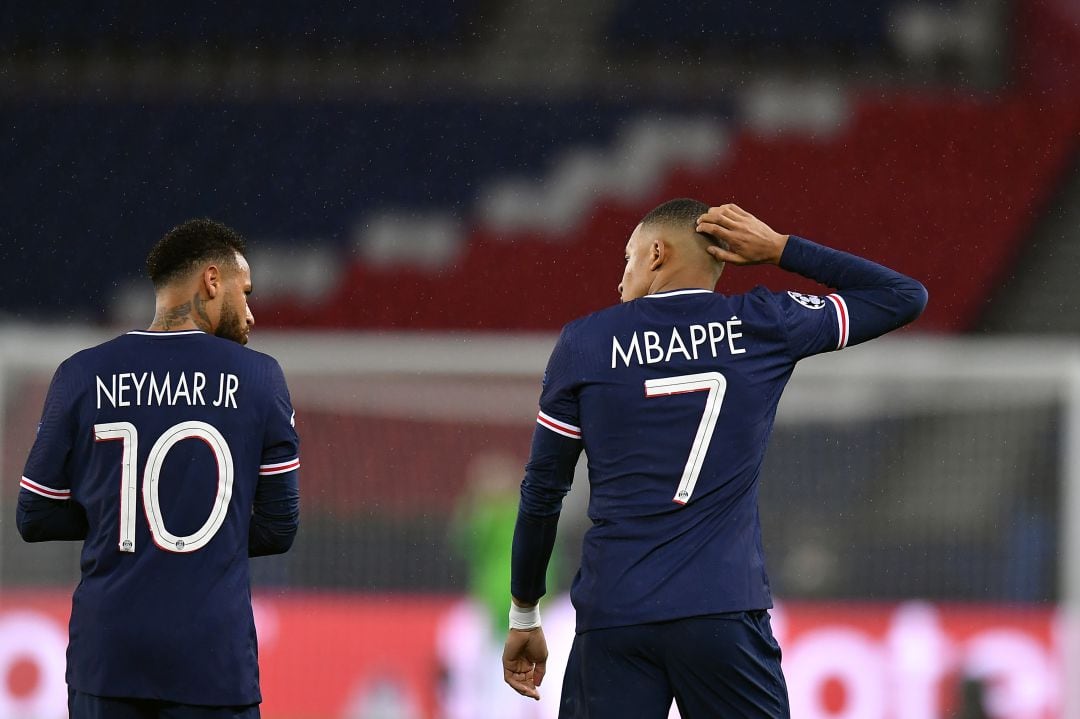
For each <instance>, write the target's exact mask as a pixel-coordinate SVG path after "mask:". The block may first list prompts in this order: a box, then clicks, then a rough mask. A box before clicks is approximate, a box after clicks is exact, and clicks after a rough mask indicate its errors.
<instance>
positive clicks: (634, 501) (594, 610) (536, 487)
mask: <svg viewBox="0 0 1080 719" xmlns="http://www.w3.org/2000/svg"><path fill="white" fill-rule="evenodd" d="M781 266H782V267H785V268H787V269H790V270H793V271H796V272H799V273H801V274H804V275H806V276H810V277H814V278H815V279H819V280H821V281H828V282H829V284H832V286H835V287H841V288H846V289H841V290H840V291H838V292H835V293H832V294H828V295H825V296H815V295H807V294H802V293H798V292H772V291H769V290H767V289H764V288H760V287H759V288H757V289H755V290H753V291H751V292H748V293H746V294H741V295H731V296H728V295H723V294H718V293H715V292H712V291H708V290H704V289H683V290H677V291H671V292H662V293H659V294H652V295H648V296H645V297H642V298H639V299H636V300H633V301H631V302H627V303H624V304H620V305H617V306H614V307H610V308H608V309H605V310H601V311H599V312H596V313H594V314H591V315H589V316H586V317H584V318H581V319H579V320H576V321H574V322H571V323H570V324H568V325H566V326H565V327H564V328H563V331H562V333H561V335H560V337H559V340H558V342H557V344H556V346H555V348H554V350H553V352H552V355H551V358H550V360H549V363H548V366H547V371H546V373H545V377H544V385H543V391H542V394H541V397H540V410H539V414H538V416H537V423H538V427H537V429H536V433H535V437H534V442H533V452H532V456H531V458H530V462H529V465H528V466H527V470H526V477H525V481H524V482H523V483H522V499H521V507H520V512H519V520H518V527H517V530H516V532H515V557H514V572H513V573H514V578H513V582H512V593H513V594H514V596H515V597H518V598H519V599H522V600H525V601H533V600H535V599H536V598H538V596H539V595H540V594H542V593H543V586H542V582H541V581H539V580H538V577H539V574H538V572H539V567H538V566H536V565H537V564H540V565H542V564H544V563H545V562H546V556H543V555H544V554H545V553H546V552H548V551H550V548H549V545H550V542H551V539H552V535H551V532H552V531H553V529H552V524H551V521H550V518H551V517H552V516H556V517H557V513H558V511H559V503H560V502H561V498H562V495H563V494H564V493H565V492H566V490H567V489H568V488H569V482H570V479H571V478H572V473H573V463H574V461H575V460H576V458H577V455H578V453H579V452H580V450H581V449H582V448H583V449H584V451H585V453H586V455H587V458H588V474H589V484H590V497H589V508H588V514H589V518H590V520H591V521H592V526H591V527H590V528H589V530H588V532H587V533H586V535H585V539H584V545H583V548H582V555H581V566H580V570H579V572H578V574H577V576H576V578H575V580H574V583H573V586H572V589H571V597H572V599H573V603H574V606H575V608H576V610H577V624H578V630H579V631H585V630H588V629H596V628H604V627H613V626H626V625H631V624H641V623H646V622H656V621H663V620H670V619H677V618H684V617H691V616H700V615H706V614H715V613H721V612H732V611H743V610H757V609H766V608H769V607H770V606H771V605H772V600H771V597H770V592H769V581H768V577H767V574H766V570H765V558H764V553H763V549H762V539H761V525H760V521H759V518H758V507H757V499H758V483H759V479H760V475H761V466H762V462H763V460H764V457H765V448H766V445H767V443H768V440H769V435H770V432H771V431H772V427H773V420H774V417H775V415H776V408H777V404H778V402H779V400H780V395H781V393H782V392H783V390H784V387H785V385H786V384H787V382H788V379H789V378H790V377H791V374H792V371H793V370H794V368H795V365H796V363H797V362H798V361H799V360H800V359H802V358H804V357H807V356H809V355H813V354H816V353H820V352H826V351H830V350H837V349H842V348H843V347H845V346H848V345H849V344H852V343H854V342H859V341H863V340H865V339H869V338H870V337H873V336H877V335H880V334H882V333H884V332H886V331H888V330H890V329H894V328H895V327H898V326H900V325H901V324H904V323H905V322H907V321H910V320H911V319H914V317H915V316H917V315H918V313H919V312H921V310H922V307H923V305H924V304H925V300H926V296H925V290H924V289H923V288H922V286H921V285H920V284H919V283H918V282H915V281H914V280H911V279H910V278H906V277H904V276H903V275H900V274H898V273H895V272H892V271H891V270H887V269H886V268H883V267H880V266H879V265H875V264H873V263H871V262H868V261H866V260H862V259H860V258H857V257H854V256H852V255H848V254H846V253H842V252H838V251H835V250H830V249H828V248H825V247H821V246H820V245H815V244H814V243H811V242H809V241H807V240H803V239H800V238H797V237H792V238H791V239H790V240H789V243H788V247H787V249H786V251H785V253H784V258H783V261H782V263H781ZM773 481H784V478H774V480H773ZM539 535H545V538H544V539H539V538H535V537H538V536H539ZM536 554H540V555H541V560H540V561H539V562H537V560H536V559H535V557H534V556H533V555H536ZM529 557H532V558H529Z"/></svg>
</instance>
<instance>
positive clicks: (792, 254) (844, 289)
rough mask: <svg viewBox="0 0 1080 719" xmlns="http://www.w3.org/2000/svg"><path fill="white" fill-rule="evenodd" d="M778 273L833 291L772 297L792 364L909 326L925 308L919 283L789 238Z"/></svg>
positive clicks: (859, 260)
mask: <svg viewBox="0 0 1080 719" xmlns="http://www.w3.org/2000/svg"><path fill="white" fill-rule="evenodd" d="M780 267H781V268H782V269H785V270H788V271H791V272H796V273H798V274H800V275H802V276H804V277H808V278H810V279H812V280H815V281H817V282H820V283H822V284H824V285H826V286H828V287H832V288H835V289H836V290H837V291H836V292H833V293H831V294H828V295H825V296H824V297H818V296H816V295H807V294H803V293H800V292H781V293H776V294H774V295H773V299H774V302H775V304H776V306H777V308H778V312H779V315H780V321H781V323H782V324H783V325H784V328H785V329H786V331H787V334H788V340H789V343H790V348H791V352H792V355H793V356H794V357H795V358H796V359H798V358H801V357H806V356H809V355H812V354H817V353H820V352H828V351H832V350H840V349H843V348H845V347H849V346H852V345H856V344H859V343H861V342H865V341H867V340H870V339H873V338H875V337H880V336H881V335H883V334H885V333H887V332H891V331H892V330H895V329H897V328H899V327H902V326H903V325H905V324H908V323H909V322H912V321H914V320H915V319H916V318H917V317H918V316H919V315H920V314H922V311H923V309H924V308H925V307H926V301H927V294H926V288H925V287H923V286H922V284H921V283H919V282H918V281H916V280H914V279H912V278H910V277H907V276H906V275H903V274H901V273H899V272H896V271H895V270H891V269H889V268H887V267H884V266H882V265H879V264H877V263H875V262H871V261H870V260H866V259H863V258H861V257H857V256H855V255H852V254H849V253H847V252H841V251H840V250H834V249H831V248H828V247H824V246H822V245H819V244H816V243H814V242H811V241H810V240H807V239H804V238H801V237H796V236H794V235H792V236H791V237H790V238H789V239H788V243H787V247H785V249H784V254H783V256H782V257H781V259H780Z"/></svg>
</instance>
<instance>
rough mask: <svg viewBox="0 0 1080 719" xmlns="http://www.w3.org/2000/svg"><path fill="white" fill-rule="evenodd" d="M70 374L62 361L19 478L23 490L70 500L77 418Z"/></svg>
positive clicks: (47, 396) (51, 384)
mask: <svg viewBox="0 0 1080 719" xmlns="http://www.w3.org/2000/svg"><path fill="white" fill-rule="evenodd" d="M69 373H70V370H69V369H68V368H66V365H64V364H62V365H60V367H59V368H57V370H56V373H55V374H54V375H53V378H52V382H51V383H50V384H49V391H48V393H47V394H46V395H45V407H44V409H43V410H42V413H41V422H40V423H39V424H38V428H37V437H36V438H35V439H34V444H33V446H32V447H31V448H30V454H29V456H28V457H27V459H26V465H25V466H24V468H23V474H22V478H21V479H20V481H19V486H20V488H21V490H22V491H24V492H30V493H32V494H36V495H38V496H41V497H46V498H48V499H54V500H70V499H71V475H70V474H69V473H68V472H67V471H66V470H65V467H66V465H67V460H68V455H69V454H70V453H71V448H72V446H73V445H74V443H75V428H76V426H77V424H78V419H77V417H76V416H75V397H74V392H73V391H72V390H71V387H70V381H69V378H68V374H69Z"/></svg>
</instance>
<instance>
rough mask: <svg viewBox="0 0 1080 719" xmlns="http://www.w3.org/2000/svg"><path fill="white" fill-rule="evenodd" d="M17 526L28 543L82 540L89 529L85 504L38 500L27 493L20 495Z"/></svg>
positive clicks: (68, 500)
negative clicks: (83, 506)
mask: <svg viewBox="0 0 1080 719" xmlns="http://www.w3.org/2000/svg"><path fill="white" fill-rule="evenodd" d="M15 525H16V526H17V527H18V529H19V534H20V535H21V536H22V538H23V540H24V541H27V542H49V541H79V540H82V539H86V533H87V530H88V525H87V522H86V511H85V510H84V509H83V508H82V505H80V504H78V503H76V502H74V501H72V500H70V499H65V500H59V499H49V498H48V497H39V496H38V495H36V494H34V493H32V492H27V491H26V490H23V491H21V492H19V503H18V507H17V509H16V513H15Z"/></svg>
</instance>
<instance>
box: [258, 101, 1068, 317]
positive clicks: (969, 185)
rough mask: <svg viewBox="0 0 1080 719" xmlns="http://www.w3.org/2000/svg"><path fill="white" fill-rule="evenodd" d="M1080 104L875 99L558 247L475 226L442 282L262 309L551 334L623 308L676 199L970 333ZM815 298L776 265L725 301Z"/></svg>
mask: <svg viewBox="0 0 1080 719" xmlns="http://www.w3.org/2000/svg"><path fill="white" fill-rule="evenodd" d="M1078 136H1080V106H1078V105H1076V103H1071V104H1069V103H1065V102H1060V103H1058V104H1056V105H1054V104H1053V103H1048V102H1043V101H1040V102H1035V101H1032V100H1031V99H1029V98H1028V97H1025V96H1023V95H1021V94H1014V95H1012V96H1010V97H1006V98H1004V99H1000V98H993V97H985V98H979V97H975V98H972V97H959V96H953V95H950V94H942V95H934V94H911V95H907V96H901V97H897V96H890V97H888V98H885V99H880V98H876V97H871V96H867V97H864V98H863V99H862V100H861V101H858V102H857V103H856V105H855V110H854V112H853V117H852V118H851V121H850V123H849V124H848V125H847V126H846V127H845V128H844V129H843V130H842V131H841V132H838V133H837V134H835V135H832V136H829V137H807V136H803V135H794V134H791V135H772V136H766V135H760V134H757V133H755V131H753V130H752V129H742V130H740V131H739V132H738V133H737V134H736V136H735V138H734V140H733V143H732V147H731V148H730V150H729V151H728V152H727V153H726V154H725V155H724V156H723V157H719V158H717V160H716V167H715V170H710V171H692V170H680V169H675V170H673V171H672V172H671V173H670V174H669V175H668V177H667V179H666V181H664V182H662V183H661V184H660V185H659V186H657V187H656V188H655V191H654V192H653V194H652V196H651V197H648V198H646V199H644V200H638V201H635V202H634V203H632V204H627V203H624V202H621V201H620V200H619V199H618V198H615V197H598V198H597V201H596V204H595V206H594V208H593V212H592V213H591V215H590V216H589V217H588V219H587V220H585V221H584V222H583V223H581V224H580V226H578V227H576V228H574V229H573V230H572V231H570V232H567V233H564V234H556V235H549V234H546V233H545V231H544V228H543V227H529V228H527V229H524V230H523V231H522V232H520V233H515V234H514V235H513V236H510V237H507V236H505V235H504V236H501V237H498V236H496V235H495V234H494V233H493V232H492V231H491V230H487V229H485V228H483V227H473V228H472V229H471V230H470V231H469V235H468V245H467V250H466V251H465V253H464V254H463V255H462V256H461V257H460V259H459V260H458V261H457V263H456V264H454V265H453V266H451V267H448V268H445V269H444V270H442V271H439V272H437V273H428V272H423V271H420V270H401V269H393V270H385V269H375V268H371V267H366V266H364V265H362V264H355V265H353V266H352V267H351V268H350V269H349V271H348V273H347V277H346V281H345V282H344V283H343V286H342V287H340V289H339V290H338V291H337V293H336V294H335V295H334V296H333V297H331V298H330V299H329V301H327V302H326V303H324V304H320V305H318V306H314V307H302V306H297V305H295V304H286V303H281V304H278V305H276V306H271V307H267V306H265V305H264V306H262V307H261V313H260V319H261V321H262V322H263V323H264V324H272V325H277V326H309V327H310V326H323V327H353V328H397V329H420V328H438V329H490V330H551V329H555V328H557V327H559V326H560V325H561V324H563V323H564V322H566V321H568V320H570V319H572V318H574V317H576V316H578V315H581V314H584V313H586V312H589V311H592V310H595V309H599V308H601V307H604V306H606V305H608V304H611V303H612V302H615V301H616V290H615V287H616V284H617V282H618V280H619V277H620V274H621V265H622V248H623V243H624V242H625V239H626V237H627V236H628V235H629V233H630V231H631V230H632V229H633V227H634V225H635V223H636V222H637V220H638V219H639V218H640V217H641V216H642V215H643V214H644V213H645V212H646V211H647V210H648V209H649V208H650V207H651V206H652V205H654V204H656V203H658V202H660V201H662V200H664V199H667V198H669V197H673V196H687V195H689V196H695V197H699V198H702V199H705V200H707V201H709V202H714V203H721V202H728V201H735V202H738V203H739V204H741V205H742V206H743V207H745V208H746V209H748V210H750V211H752V212H754V213H756V214H758V215H759V216H760V217H762V218H763V219H765V220H766V221H767V222H769V223H771V224H772V225H773V226H774V227H775V228H776V229H779V230H781V231H787V232H794V233H798V234H804V235H806V236H808V237H810V238H813V239H817V240H820V241H822V242H824V243H827V244H830V245H832V246H835V247H838V248H841V249H847V250H850V251H853V252H857V253H859V254H863V255H865V256H867V257H870V258H872V259H875V260H878V261H880V262H882V263H884V264H887V265H890V266H892V267H895V268H897V269H899V270H901V271H904V272H907V273H909V274H911V275H913V276H915V277H917V278H918V279H920V280H922V281H923V282H924V283H925V284H926V285H927V287H928V289H929V292H930V305H929V307H928V309H927V311H926V314H925V315H924V316H923V318H922V319H921V320H919V322H918V323H917V324H916V325H915V327H916V329H918V330H921V331H938V332H941V331H944V332H950V331H964V330H969V329H971V328H972V327H973V325H974V324H975V323H976V322H977V320H978V319H979V316H980V312H981V311H982V308H983V305H984V303H985V302H986V301H987V298H988V297H989V296H990V294H991V293H992V291H993V289H994V288H995V287H996V286H997V284H998V283H999V281H1000V280H1001V279H1002V278H1003V277H1004V276H1006V275H1007V274H1008V273H1009V271H1010V266H1011V264H1012V262H1013V260H1014V259H1015V258H1016V256H1017V254H1018V253H1019V252H1021V251H1022V243H1023V241H1024V240H1025V239H1026V238H1027V236H1028V232H1029V231H1030V230H1031V227H1032V225H1033V222H1034V220H1035V219H1036V218H1037V217H1038V215H1039V213H1040V212H1041V211H1042V210H1044V209H1045V207H1046V205H1047V202H1048V200H1049V199H1050V197H1051V194H1052V192H1053V190H1054V188H1055V187H1056V185H1057V183H1058V182H1059V181H1060V179H1061V177H1062V174H1063V172H1064V171H1065V169H1066V167H1067V163H1068V162H1069V160H1070V157H1071V153H1072V152H1073V151H1074V150H1075V149H1076V148H1077V145H1078V141H1077V138H1078ZM755 284H766V285H768V286H771V287H774V288H776V289H787V288H789V287H791V288H796V289H808V290H812V289H813V287H814V285H813V284H812V283H807V282H802V281H793V279H792V278H791V277H790V276H787V275H785V274H784V273H781V272H779V271H777V270H774V269H772V268H769V269H762V268H754V269H743V268H729V269H728V270H727V273H726V275H725V276H724V277H723V278H722V279H721V284H720V290H721V291H725V292H739V291H743V290H746V289H748V288H750V287H752V286H753V285H755Z"/></svg>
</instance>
